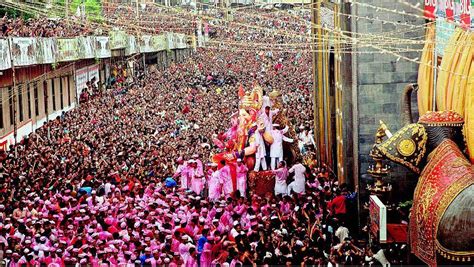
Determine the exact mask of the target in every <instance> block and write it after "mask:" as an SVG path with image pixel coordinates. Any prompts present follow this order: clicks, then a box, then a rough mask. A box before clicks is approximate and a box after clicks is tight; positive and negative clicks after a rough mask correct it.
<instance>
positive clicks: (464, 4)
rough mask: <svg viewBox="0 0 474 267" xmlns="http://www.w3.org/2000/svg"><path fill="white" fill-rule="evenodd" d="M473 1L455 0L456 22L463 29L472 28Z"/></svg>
mask: <svg viewBox="0 0 474 267" xmlns="http://www.w3.org/2000/svg"><path fill="white" fill-rule="evenodd" d="M471 2H472V0H454V21H455V22H456V23H458V24H459V25H461V27H462V28H463V29H469V28H470V27H471Z"/></svg>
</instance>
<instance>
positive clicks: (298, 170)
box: [288, 163, 306, 194]
mask: <svg viewBox="0 0 474 267" xmlns="http://www.w3.org/2000/svg"><path fill="white" fill-rule="evenodd" d="M288 172H289V173H293V172H294V173H295V176H294V177H295V180H294V181H293V182H291V183H290V184H289V185H288V194H290V193H291V191H294V192H296V193H298V194H300V193H303V192H304V191H305V184H306V177H305V175H304V174H305V172H306V167H305V166H304V165H303V164H301V163H298V164H295V165H293V167H291V168H290V169H289V170H288Z"/></svg>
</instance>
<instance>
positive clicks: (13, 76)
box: [8, 39, 18, 158]
mask: <svg viewBox="0 0 474 267" xmlns="http://www.w3.org/2000/svg"><path fill="white" fill-rule="evenodd" d="M12 42H13V39H10V42H8V43H9V45H10V51H13V43H12ZM10 64H11V66H12V79H13V89H12V90H13V138H14V139H15V158H16V157H17V156H18V155H17V145H16V142H17V134H18V129H17V127H18V125H17V124H16V76H15V65H14V64H13V55H10ZM9 97H10V96H9Z"/></svg>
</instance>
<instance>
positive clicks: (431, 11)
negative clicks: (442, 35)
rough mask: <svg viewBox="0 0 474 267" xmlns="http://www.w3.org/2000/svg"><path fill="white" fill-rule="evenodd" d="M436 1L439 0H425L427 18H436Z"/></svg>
mask: <svg viewBox="0 0 474 267" xmlns="http://www.w3.org/2000/svg"><path fill="white" fill-rule="evenodd" d="M436 2H437V0H425V12H424V14H423V15H424V16H425V18H427V19H433V20H434V19H435V17H436V14H435V12H436Z"/></svg>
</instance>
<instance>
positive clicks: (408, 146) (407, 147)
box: [397, 139, 416, 157]
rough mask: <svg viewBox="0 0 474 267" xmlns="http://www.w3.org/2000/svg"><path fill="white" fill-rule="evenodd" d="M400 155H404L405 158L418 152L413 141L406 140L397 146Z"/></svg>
mask: <svg viewBox="0 0 474 267" xmlns="http://www.w3.org/2000/svg"><path fill="white" fill-rule="evenodd" d="M397 150H398V153H400V154H402V155H403V156H405V157H408V156H411V155H413V153H415V151H416V144H415V142H414V141H413V140H411V139H405V140H402V141H400V143H398V145H397Z"/></svg>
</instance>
